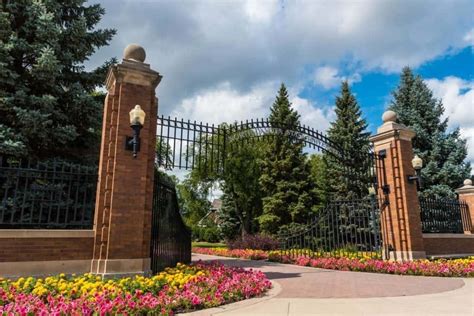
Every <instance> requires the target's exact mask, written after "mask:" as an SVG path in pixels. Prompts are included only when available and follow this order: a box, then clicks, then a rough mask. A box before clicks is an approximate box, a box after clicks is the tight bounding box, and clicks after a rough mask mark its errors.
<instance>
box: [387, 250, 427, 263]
mask: <svg viewBox="0 0 474 316" xmlns="http://www.w3.org/2000/svg"><path fill="white" fill-rule="evenodd" d="M383 257H384V258H383V259H384V260H393V261H409V260H415V259H426V252H425V251H389V252H388V258H387V257H386V255H384V256H383Z"/></svg>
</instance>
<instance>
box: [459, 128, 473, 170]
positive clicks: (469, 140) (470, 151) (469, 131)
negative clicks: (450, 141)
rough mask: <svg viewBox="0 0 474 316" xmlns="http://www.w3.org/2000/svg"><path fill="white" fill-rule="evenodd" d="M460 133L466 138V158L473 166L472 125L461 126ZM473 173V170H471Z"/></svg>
mask: <svg viewBox="0 0 474 316" xmlns="http://www.w3.org/2000/svg"><path fill="white" fill-rule="evenodd" d="M460 131H461V135H462V136H463V137H464V138H466V139H467V149H468V155H467V160H468V161H470V162H471V166H472V167H473V168H474V127H465V128H461V129H460ZM471 173H472V174H474V170H471Z"/></svg>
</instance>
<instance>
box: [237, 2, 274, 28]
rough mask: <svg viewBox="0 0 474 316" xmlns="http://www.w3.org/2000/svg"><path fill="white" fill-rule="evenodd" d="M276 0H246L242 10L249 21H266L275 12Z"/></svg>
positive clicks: (268, 20)
mask: <svg viewBox="0 0 474 316" xmlns="http://www.w3.org/2000/svg"><path fill="white" fill-rule="evenodd" d="M278 6H279V1H278V0H258V1H255V0H246V1H244V11H245V13H246V15H247V17H248V18H249V20H250V21H251V22H260V23H268V22H270V21H271V19H272V18H273V16H274V15H275V14H276V13H277V11H278Z"/></svg>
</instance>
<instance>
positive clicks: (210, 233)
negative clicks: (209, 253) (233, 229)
mask: <svg viewBox="0 0 474 316" xmlns="http://www.w3.org/2000/svg"><path fill="white" fill-rule="evenodd" d="M192 238H193V240H195V241H204V242H210V243H216V242H219V241H221V239H222V235H221V232H220V230H219V228H218V227H217V226H211V227H200V226H193V227H192Z"/></svg>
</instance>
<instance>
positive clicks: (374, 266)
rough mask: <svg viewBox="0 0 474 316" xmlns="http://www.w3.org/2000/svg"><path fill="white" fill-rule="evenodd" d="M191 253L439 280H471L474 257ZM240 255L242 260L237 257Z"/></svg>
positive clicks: (238, 250)
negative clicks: (406, 258) (398, 258)
mask: <svg viewBox="0 0 474 316" xmlns="http://www.w3.org/2000/svg"><path fill="white" fill-rule="evenodd" d="M193 252H196V253H203V254H209V255H216V256H227V257H234V258H244V259H253V258H252V257H258V258H260V259H254V260H265V259H268V260H270V261H273V262H280V263H290V264H297V265H300V266H308V267H314V268H322V269H332V270H342V271H359V272H376V273H388V274H400V275H424V276H441V277H474V257H469V258H466V259H451V260H446V259H438V260H413V261H406V262H398V261H387V260H381V259H374V258H370V256H368V255H363V256H361V257H356V256H355V255H349V256H348V257H342V256H341V257H337V258H336V257H317V256H308V255H298V256H289V255H288V254H287V253H284V252H283V253H282V252H280V251H267V252H264V251H259V252H258V256H254V252H255V250H246V249H245V250H244V249H236V250H227V251H224V250H223V249H221V248H219V249H212V248H207V249H206V251H201V249H196V248H193ZM239 255H241V256H239Z"/></svg>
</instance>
